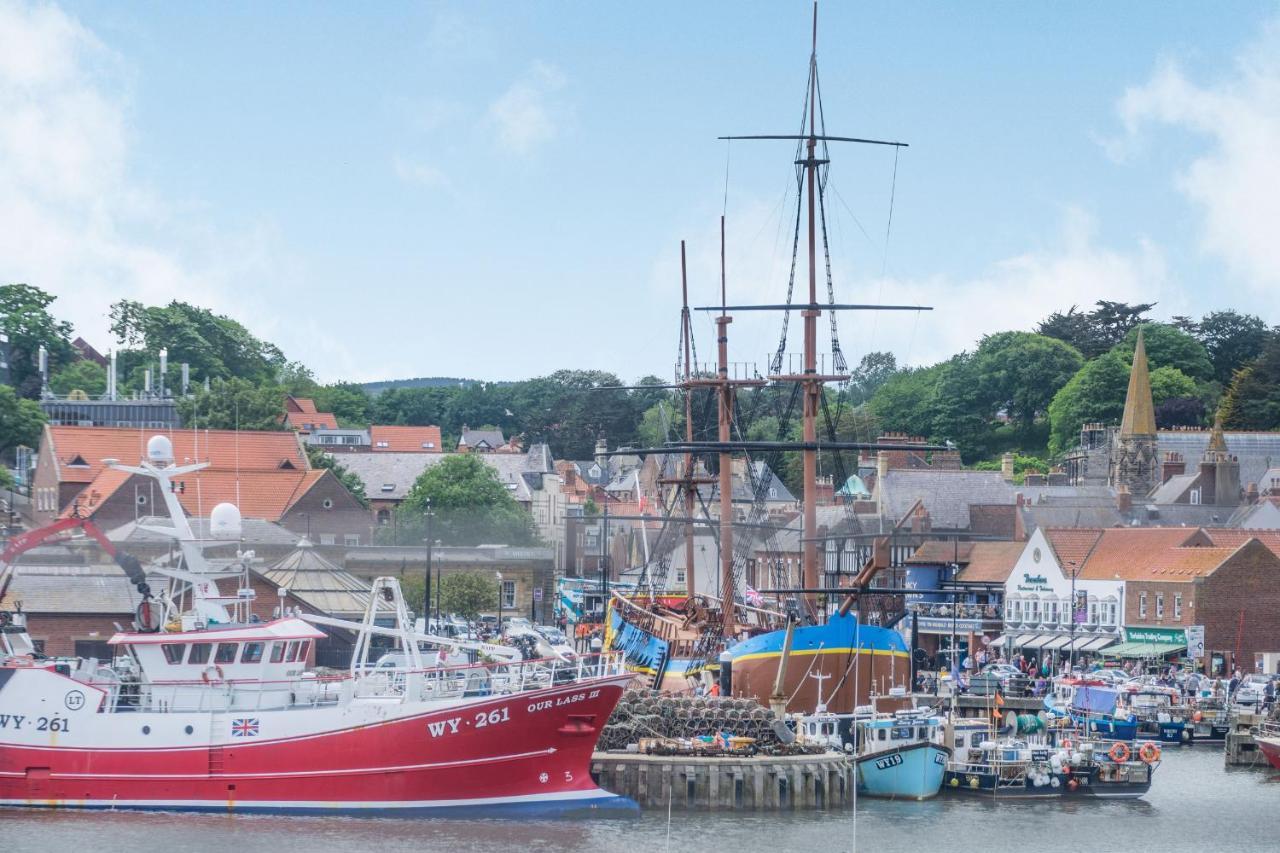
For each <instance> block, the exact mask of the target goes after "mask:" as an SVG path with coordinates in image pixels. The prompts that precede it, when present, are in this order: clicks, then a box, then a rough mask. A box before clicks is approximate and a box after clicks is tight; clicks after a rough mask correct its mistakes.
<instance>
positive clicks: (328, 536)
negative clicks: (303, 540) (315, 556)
mask: <svg viewBox="0 0 1280 853" xmlns="http://www.w3.org/2000/svg"><path fill="white" fill-rule="evenodd" d="M320 544H321V545H336V544H338V540H337V537H335V536H334V535H333V534H332V533H321V534H320Z"/></svg>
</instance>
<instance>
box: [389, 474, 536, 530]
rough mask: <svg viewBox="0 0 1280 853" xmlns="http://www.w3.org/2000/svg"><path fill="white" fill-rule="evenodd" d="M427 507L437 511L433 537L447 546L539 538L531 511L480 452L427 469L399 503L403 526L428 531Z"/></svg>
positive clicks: (401, 524)
mask: <svg viewBox="0 0 1280 853" xmlns="http://www.w3.org/2000/svg"><path fill="white" fill-rule="evenodd" d="M428 502H429V503H428ZM428 506H430V509H431V512H432V513H433V515H434V520H433V525H432V536H433V537H435V538H437V539H439V540H440V541H442V542H444V543H445V544H447V545H479V544H482V543H500V544H506V545H526V544H530V543H532V542H534V541H535V540H536V537H535V535H534V530H533V521H532V519H531V518H530V517H529V514H528V513H527V512H525V511H524V509H523V508H522V507H521V506H520V505H519V504H518V503H516V500H515V498H513V497H511V493H510V492H509V491H508V490H507V487H506V486H505V485H503V483H502V482H501V481H500V480H499V479H498V474H497V472H496V471H494V469H493V468H491V467H489V466H488V465H487V464H486V463H485V462H484V460H483V459H482V458H481V456H480V455H479V454H473V453H460V454H454V455H448V456H446V457H445V458H443V459H441V460H440V461H439V462H438V463H436V464H435V465H432V466H431V467H430V468H428V469H427V470H426V471H424V472H422V474H421V475H420V476H419V477H418V479H417V480H416V481H415V482H414V484H413V488H411V489H410V490H409V494H408V495H407V496H406V497H405V500H404V501H403V503H401V505H400V518H399V519H398V524H399V526H400V527H401V528H405V529H407V530H410V531H413V532H414V533H416V532H417V531H418V530H422V531H423V532H424V533H425V529H426V519H425V515H424V514H425V513H426V511H427V508H428Z"/></svg>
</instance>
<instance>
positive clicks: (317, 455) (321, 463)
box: [306, 444, 369, 509]
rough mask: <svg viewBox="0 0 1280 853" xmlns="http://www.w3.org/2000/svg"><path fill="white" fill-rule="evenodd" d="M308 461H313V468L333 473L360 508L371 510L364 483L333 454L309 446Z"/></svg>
mask: <svg viewBox="0 0 1280 853" xmlns="http://www.w3.org/2000/svg"><path fill="white" fill-rule="evenodd" d="M306 448H307V459H309V460H310V461H311V467H312V468H323V469H325V470H327V471H332V472H333V476H335V477H337V478H338V482H340V483H342V485H344V486H346V488H347V491H348V492H350V493H351V496H352V497H354V498H355V499H356V500H357V501H359V502H360V506H362V507H364V508H365V509H368V508H369V497H368V495H366V494H365V492H364V481H363V480H361V479H360V478H359V477H357V476H356V475H355V474H353V473H351V472H350V471H348V470H347V469H346V467H345V466H343V464H342V463H341V462H339V461H338V460H337V459H336V458H334V456H333V455H332V454H329V453H325V452H324V451H323V450H321V449H320V448H319V447H315V446H313V445H310V444H308V445H307V446H306Z"/></svg>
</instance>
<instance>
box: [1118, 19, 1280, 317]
mask: <svg viewBox="0 0 1280 853" xmlns="http://www.w3.org/2000/svg"><path fill="white" fill-rule="evenodd" d="M1117 109H1118V111H1119V113H1120V117H1121V119H1122V120H1123V122H1124V125H1125V129H1126V131H1127V138H1126V139H1125V140H1121V143H1120V144H1121V145H1124V144H1125V143H1129V145H1128V146H1126V147H1131V144H1132V143H1133V141H1134V140H1136V139H1138V138H1139V134H1140V133H1141V131H1142V130H1143V128H1144V127H1145V126H1147V125H1149V124H1157V123H1158V124H1165V125H1170V126H1174V127H1178V128H1182V129H1185V130H1189V131H1191V132H1193V133H1196V134H1200V135H1202V136H1205V137H1208V139H1209V140H1210V145H1209V148H1208V150H1207V151H1205V153H1203V154H1202V155H1201V156H1199V157H1196V158H1195V159H1194V160H1192V161H1191V162H1190V163H1189V164H1188V165H1187V166H1186V168H1185V169H1184V170H1183V171H1182V172H1181V173H1180V174H1179V175H1178V177H1177V186H1178V188H1179V190H1181V192H1182V193H1183V194H1184V195H1186V197H1187V198H1189V199H1191V200H1192V201H1193V202H1194V203H1195V204H1197V205H1198V206H1199V207H1200V209H1201V211H1202V213H1203V216H1204V233H1203V235H1202V237H1201V245H1202V248H1203V249H1204V250H1205V251H1207V252H1209V253H1212V254H1214V255H1217V256H1219V257H1220V258H1222V259H1223V260H1224V261H1225V262H1226V264H1227V265H1228V267H1229V268H1230V269H1231V270H1232V271H1233V272H1235V273H1236V274H1237V275H1239V276H1240V277H1241V278H1242V279H1243V281H1244V282H1245V283H1247V284H1248V285H1250V286H1251V287H1253V288H1255V289H1256V290H1257V291H1258V292H1259V293H1265V292H1266V291H1267V289H1269V288H1273V287H1275V286H1276V285H1277V284H1280V240H1278V239H1276V228H1277V224H1278V223H1280V191H1278V188H1280V21H1272V22H1270V23H1268V24H1266V25H1265V26H1264V27H1263V32H1262V33H1261V35H1260V36H1259V38H1258V39H1257V41H1255V42H1254V43H1253V44H1252V45H1250V46H1249V47H1247V48H1246V49H1244V50H1243V51H1242V52H1241V53H1240V55H1239V56H1237V57H1236V62H1235V65H1234V68H1233V70H1232V73H1231V74H1230V75H1228V76H1226V77H1224V78H1223V79H1220V80H1218V81H1215V82H1213V83H1205V84H1198V83H1196V82H1193V81H1192V80H1190V79H1188V77H1187V75H1186V74H1185V73H1184V71H1183V70H1182V69H1181V68H1180V67H1179V66H1178V65H1177V64H1176V63H1173V62H1165V63H1163V64H1162V65H1161V66H1160V67H1159V68H1157V69H1156V71H1155V72H1154V74H1153V75H1152V77H1151V79H1150V80H1148V81H1147V82H1146V83H1144V84H1143V85H1141V86H1137V87H1134V88H1130V89H1128V90H1127V91H1126V92H1125V94H1124V96H1123V97H1122V98H1121V99H1120V102H1119V104H1118V107H1117Z"/></svg>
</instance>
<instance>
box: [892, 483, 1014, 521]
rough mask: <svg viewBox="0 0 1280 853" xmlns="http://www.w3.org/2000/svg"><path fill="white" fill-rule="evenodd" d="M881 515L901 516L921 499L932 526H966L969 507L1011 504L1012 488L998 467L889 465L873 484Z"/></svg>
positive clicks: (1012, 498) (1012, 500) (897, 518)
mask: <svg viewBox="0 0 1280 853" xmlns="http://www.w3.org/2000/svg"><path fill="white" fill-rule="evenodd" d="M876 493H877V500H878V502H879V504H880V512H881V514H882V515H884V516H886V517H888V518H890V519H893V520H895V521H896V520H900V519H902V518H903V517H904V516H905V515H906V514H907V512H908V511H910V509H911V507H912V505H913V504H915V502H916V501H917V500H922V501H923V502H924V507H925V509H927V510H928V511H929V517H930V519H931V520H932V523H933V529H935V530H939V529H942V530H967V529H968V528H969V524H970V520H969V507H970V506H973V505H978V504H985V505H1001V504H1013V502H1014V495H1015V493H1016V489H1015V488H1014V487H1013V486H1012V485H1010V484H1009V483H1006V482H1005V481H1004V479H1003V478H1002V477H1001V476H1000V472H999V471H966V470H963V469H958V470H937V471H930V470H921V469H909V468H901V469H893V470H890V471H889V472H888V473H887V474H885V476H884V477H882V478H881V479H880V481H879V482H878V483H877V484H876Z"/></svg>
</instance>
